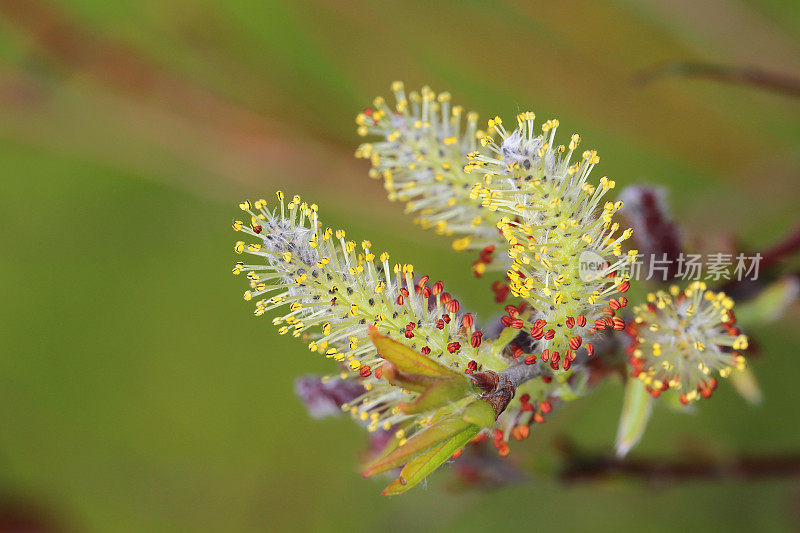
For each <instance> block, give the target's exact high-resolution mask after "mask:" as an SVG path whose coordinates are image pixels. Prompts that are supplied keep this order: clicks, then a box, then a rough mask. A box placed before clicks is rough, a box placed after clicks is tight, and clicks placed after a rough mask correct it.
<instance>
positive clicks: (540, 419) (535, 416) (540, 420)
mask: <svg viewBox="0 0 800 533" xmlns="http://www.w3.org/2000/svg"><path fill="white" fill-rule="evenodd" d="M533 421H534V422H536V423H537V424H544V417H543V416H542V415H540V414H539V413H533Z"/></svg>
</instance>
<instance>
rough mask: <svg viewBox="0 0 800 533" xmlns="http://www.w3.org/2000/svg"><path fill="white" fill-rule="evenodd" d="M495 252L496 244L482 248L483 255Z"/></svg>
mask: <svg viewBox="0 0 800 533" xmlns="http://www.w3.org/2000/svg"><path fill="white" fill-rule="evenodd" d="M493 252H494V244H490V245H488V246H487V247H486V248H484V249H483V250H481V255H489V254H491V253H493Z"/></svg>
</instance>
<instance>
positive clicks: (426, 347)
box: [420, 346, 431, 355]
mask: <svg viewBox="0 0 800 533" xmlns="http://www.w3.org/2000/svg"><path fill="white" fill-rule="evenodd" d="M420 351H421V352H422V353H423V355H430V353H431V349H430V347H429V346H424V347H423V348H422V350H420Z"/></svg>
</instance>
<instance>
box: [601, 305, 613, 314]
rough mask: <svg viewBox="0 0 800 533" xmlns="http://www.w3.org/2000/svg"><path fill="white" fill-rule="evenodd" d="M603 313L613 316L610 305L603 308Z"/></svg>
mask: <svg viewBox="0 0 800 533" xmlns="http://www.w3.org/2000/svg"><path fill="white" fill-rule="evenodd" d="M603 314H604V315H606V316H614V310H613V309H611V308H610V307H605V308H603Z"/></svg>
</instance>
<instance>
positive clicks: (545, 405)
mask: <svg viewBox="0 0 800 533" xmlns="http://www.w3.org/2000/svg"><path fill="white" fill-rule="evenodd" d="M539 408H540V409H541V410H542V412H543V413H544V414H547V413H549V412H550V411H551V410H552V409H553V406H552V405H551V404H550V402H548V401H547V400H545V401H543V402H542V403H540V404H539Z"/></svg>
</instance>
